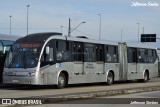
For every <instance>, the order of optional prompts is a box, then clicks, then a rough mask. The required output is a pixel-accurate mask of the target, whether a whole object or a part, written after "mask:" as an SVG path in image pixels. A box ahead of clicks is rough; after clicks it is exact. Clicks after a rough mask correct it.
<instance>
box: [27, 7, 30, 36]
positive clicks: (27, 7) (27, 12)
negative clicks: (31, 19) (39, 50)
mask: <svg viewBox="0 0 160 107" xmlns="http://www.w3.org/2000/svg"><path fill="white" fill-rule="evenodd" d="M29 6H30V5H27V35H28V8H29Z"/></svg>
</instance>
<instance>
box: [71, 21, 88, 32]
mask: <svg viewBox="0 0 160 107" xmlns="http://www.w3.org/2000/svg"><path fill="white" fill-rule="evenodd" d="M83 23H86V22H81V23H80V24H79V25H78V26H77V27H75V28H74V29H72V30H71V31H70V33H71V32H73V31H74V30H76V29H77V28H78V27H79V26H80V25H81V24H83Z"/></svg>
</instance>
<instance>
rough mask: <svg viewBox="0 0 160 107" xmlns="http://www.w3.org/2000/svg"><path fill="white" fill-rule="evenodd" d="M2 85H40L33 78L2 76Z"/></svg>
mask: <svg viewBox="0 0 160 107" xmlns="http://www.w3.org/2000/svg"><path fill="white" fill-rule="evenodd" d="M3 83H9V84H30V85H40V83H39V81H38V80H36V78H35V77H34V76H26V77H24V76H3Z"/></svg>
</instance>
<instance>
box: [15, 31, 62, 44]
mask: <svg viewBox="0 0 160 107" xmlns="http://www.w3.org/2000/svg"><path fill="white" fill-rule="evenodd" d="M54 35H62V33H57V32H48V33H34V34H29V35H27V36H25V37H23V38H20V39H18V40H17V41H16V42H20V43H21V42H44V41H45V40H47V39H48V38H49V37H51V36H54Z"/></svg>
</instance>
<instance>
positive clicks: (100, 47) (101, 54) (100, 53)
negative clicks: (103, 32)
mask: <svg viewBox="0 0 160 107" xmlns="http://www.w3.org/2000/svg"><path fill="white" fill-rule="evenodd" d="M103 58H104V52H103V45H96V61H104V60H103Z"/></svg>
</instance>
